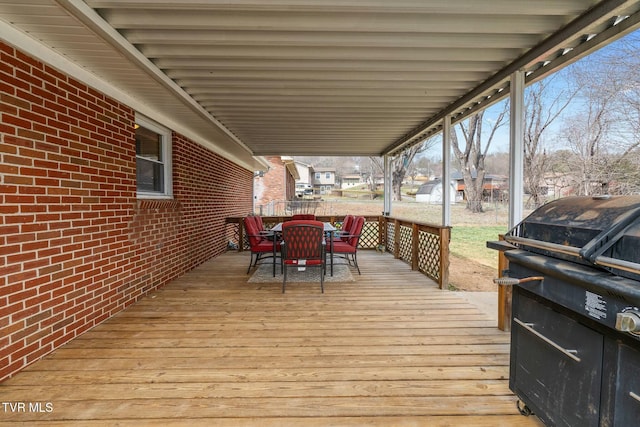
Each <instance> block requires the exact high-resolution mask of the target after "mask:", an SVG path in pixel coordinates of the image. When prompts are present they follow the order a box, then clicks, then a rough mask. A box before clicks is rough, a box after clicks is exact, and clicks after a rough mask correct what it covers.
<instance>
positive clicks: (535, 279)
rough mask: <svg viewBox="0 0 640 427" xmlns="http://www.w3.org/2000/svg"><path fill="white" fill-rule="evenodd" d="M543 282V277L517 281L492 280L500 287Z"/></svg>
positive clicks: (506, 278)
mask: <svg viewBox="0 0 640 427" xmlns="http://www.w3.org/2000/svg"><path fill="white" fill-rule="evenodd" d="M543 280H544V277H542V276H531V277H525V278H522V279H518V278H517V277H506V276H505V277H496V278H495V279H493V283H495V284H496V285H502V286H514V285H519V284H521V283H526V282H534V281H540V282H542V281H543Z"/></svg>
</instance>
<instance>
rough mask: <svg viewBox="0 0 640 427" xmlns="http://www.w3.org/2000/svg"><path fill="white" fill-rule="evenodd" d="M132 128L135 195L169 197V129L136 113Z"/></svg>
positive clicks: (170, 187)
mask: <svg viewBox="0 0 640 427" xmlns="http://www.w3.org/2000/svg"><path fill="white" fill-rule="evenodd" d="M135 128H136V179H137V186H138V197H140V198H170V197H171V196H172V193H173V192H172V184H171V131H170V130H168V129H166V128H164V127H162V126H160V125H158V124H157V123H154V122H153V121H151V120H149V119H147V118H144V117H140V116H136V125H135Z"/></svg>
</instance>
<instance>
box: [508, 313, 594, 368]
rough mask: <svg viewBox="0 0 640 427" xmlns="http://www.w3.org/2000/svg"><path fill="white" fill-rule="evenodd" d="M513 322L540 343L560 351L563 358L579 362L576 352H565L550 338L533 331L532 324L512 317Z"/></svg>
mask: <svg viewBox="0 0 640 427" xmlns="http://www.w3.org/2000/svg"><path fill="white" fill-rule="evenodd" d="M513 321H514V322H515V323H517V324H518V325H520V326H522V327H523V328H524V329H525V330H526V331H528V332H530V333H531V334H533V335H535V336H536V337H538V338H540V339H541V340H542V341H544V342H546V343H547V344H549V345H550V346H551V347H553V348H555V349H556V350H558V351H560V352H561V353H562V354H564V355H565V356H567V357H569V358H570V359H573V360H575V361H576V362H578V363H579V362H580V360H581V359H580V358H579V357H578V356H577V353H578V351H577V350H567V349H566V348H564V347H562V346H561V345H560V344H558V343H556V342H555V341H553V340H551V339H550V338H547V337H546V336H544V335H542V334H541V333H540V332H538V331H536V330H535V329H533V323H525V322H523V321H522V320H520V319H518V318H517V317H514V318H513Z"/></svg>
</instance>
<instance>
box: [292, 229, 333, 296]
mask: <svg viewBox="0 0 640 427" xmlns="http://www.w3.org/2000/svg"><path fill="white" fill-rule="evenodd" d="M291 267H295V268H308V267H319V270H320V290H321V291H322V293H324V274H325V240H324V225H323V224H322V222H320V221H309V220H296V221H287V222H285V223H283V224H282V268H283V270H284V277H283V279H282V293H284V292H285V287H286V284H287V270H288V269H289V268H291Z"/></svg>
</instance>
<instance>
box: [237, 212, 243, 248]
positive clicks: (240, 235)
mask: <svg viewBox="0 0 640 427" xmlns="http://www.w3.org/2000/svg"><path fill="white" fill-rule="evenodd" d="M242 251H244V220H242V219H241V220H240V221H238V252H242Z"/></svg>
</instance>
